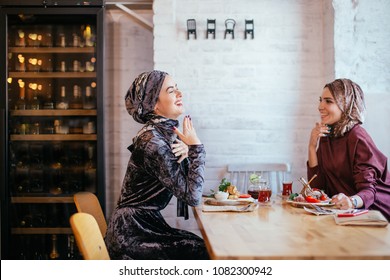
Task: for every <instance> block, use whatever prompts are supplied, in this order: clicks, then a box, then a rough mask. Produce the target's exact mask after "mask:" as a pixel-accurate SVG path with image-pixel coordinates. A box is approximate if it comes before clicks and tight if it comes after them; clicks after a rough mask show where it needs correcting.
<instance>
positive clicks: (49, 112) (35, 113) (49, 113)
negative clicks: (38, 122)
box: [10, 109, 96, 117]
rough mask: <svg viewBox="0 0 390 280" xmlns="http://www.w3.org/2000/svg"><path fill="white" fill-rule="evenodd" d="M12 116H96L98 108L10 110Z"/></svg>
mask: <svg viewBox="0 0 390 280" xmlns="http://www.w3.org/2000/svg"><path fill="white" fill-rule="evenodd" d="M10 115H11V116H15V117H16V116H38V117H51V116H96V110H85V109H83V110H73V109H66V110H59V109H57V110H10Z"/></svg>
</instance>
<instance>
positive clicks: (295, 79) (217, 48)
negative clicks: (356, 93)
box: [153, 0, 324, 190]
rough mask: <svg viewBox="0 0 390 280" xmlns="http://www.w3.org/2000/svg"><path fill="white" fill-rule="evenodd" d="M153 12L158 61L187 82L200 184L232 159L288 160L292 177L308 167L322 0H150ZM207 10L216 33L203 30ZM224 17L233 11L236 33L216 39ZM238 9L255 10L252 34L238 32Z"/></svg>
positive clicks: (213, 180)
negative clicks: (200, 145) (192, 32)
mask: <svg viewBox="0 0 390 280" xmlns="http://www.w3.org/2000/svg"><path fill="white" fill-rule="evenodd" d="M154 13H155V15H154V18H153V20H154V22H155V24H156V23H158V24H159V26H158V27H157V26H155V32H154V34H155V40H154V49H155V54H156V55H155V68H157V69H164V70H167V71H168V72H169V73H171V74H172V75H173V76H174V78H175V79H176V82H177V83H178V85H179V86H180V87H181V89H182V90H183V92H184V96H185V102H186V108H187V113H189V114H191V116H192V117H193V120H194V122H195V125H196V127H197V129H198V132H199V135H200V137H201V139H202V140H203V142H204V144H205V146H206V151H207V164H206V167H207V169H208V172H207V181H206V185H205V189H206V190H208V189H210V188H215V187H216V185H217V183H218V182H219V181H220V180H221V177H223V175H224V170H225V167H226V165H227V164H229V163H232V162H241V161H247V162H256V161H272V162H274V161H275V162H278V161H286V162H290V163H292V167H293V176H294V178H295V177H300V176H305V174H306V169H305V161H306V146H307V139H308V133H309V128H310V127H311V125H313V123H314V122H315V120H316V119H317V112H316V105H317V103H316V101H317V98H318V95H319V94H320V91H321V87H322V85H323V84H324V77H323V72H324V69H323V39H322V28H323V20H322V19H323V10H322V5H321V2H319V1H241V2H240V3H239V5H238V4H237V1H233V0H226V1H205V0H204V1H190V0H187V1H186V0H184V1H163V0H157V1H155V5H154ZM167 18H168V19H167ZM188 18H195V19H196V20H197V26H198V28H197V29H198V39H197V40H193V39H191V40H187V33H186V20H187V19H188ZM207 18H215V19H216V21H217V35H216V39H215V40H213V39H208V40H207V39H205V32H206V31H205V30H206V20H207ZM227 18H233V19H235V20H236V21H237V25H236V28H235V40H231V39H230V36H228V38H227V39H226V40H225V39H223V35H224V29H225V28H224V21H225V19H227ZM245 19H254V22H255V39H254V40H250V39H248V40H244V32H243V31H244V21H245ZM162 31H166V33H164V34H162V33H161V32H162ZM296 187H297V188H299V187H300V186H299V185H298V184H296Z"/></svg>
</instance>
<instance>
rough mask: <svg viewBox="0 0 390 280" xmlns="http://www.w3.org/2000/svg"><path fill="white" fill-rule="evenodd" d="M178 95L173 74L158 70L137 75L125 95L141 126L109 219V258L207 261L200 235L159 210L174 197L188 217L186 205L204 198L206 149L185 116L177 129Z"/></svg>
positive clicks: (131, 113)
mask: <svg viewBox="0 0 390 280" xmlns="http://www.w3.org/2000/svg"><path fill="white" fill-rule="evenodd" d="M182 97H183V96H182V92H181V91H180V90H179V89H178V88H177V85H176V83H175V82H174V81H173V79H172V77H171V76H169V75H168V74H167V73H165V72H162V71H157V70H154V71H151V72H145V73H142V74H140V75H139V76H138V77H137V78H136V79H135V80H134V82H133V83H132V85H131V86H130V89H129V90H128V92H127V94H126V97H125V102H126V108H127V111H128V112H129V114H130V115H131V116H132V117H133V118H134V120H136V121H137V122H139V123H142V124H144V127H143V128H142V129H141V130H140V131H139V132H138V134H137V135H136V137H134V139H133V143H132V144H131V145H130V146H129V150H130V152H131V157H130V160H129V163H128V166H127V170H126V174H125V178H124V180H123V186H122V189H121V194H120V197H119V200H118V203H117V207H116V209H115V210H114V212H113V214H112V216H111V218H110V220H109V224H108V228H107V233H106V236H105V242H106V244H107V248H108V252H109V254H110V257H111V259H122V260H123V259H140V260H147V259H151V260H157V259H208V254H207V250H206V247H205V244H204V241H203V239H201V238H200V237H199V236H197V235H195V234H193V233H191V232H188V231H184V230H180V229H175V228H172V227H170V226H169V225H168V224H167V223H166V221H165V220H164V218H163V216H162V215H161V213H160V210H162V209H164V208H165V207H166V206H167V204H168V203H169V201H170V200H171V198H172V196H176V197H177V198H178V215H179V216H185V217H186V218H188V212H187V211H188V210H187V205H190V206H196V205H198V204H199V203H200V202H201V198H202V188H203V182H204V166H205V150H204V146H203V144H202V143H201V141H200V140H199V138H198V136H197V134H196V131H195V129H194V127H193V124H192V121H191V118H190V117H189V116H186V117H184V121H183V131H182V132H181V131H180V130H179V129H178V128H177V127H178V125H179V122H178V120H177V119H178V118H179V116H180V115H182V114H183V112H184V107H183V100H182ZM177 137H179V138H180V140H181V141H180V140H179V139H178V138H177Z"/></svg>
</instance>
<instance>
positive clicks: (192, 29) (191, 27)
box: [187, 19, 196, 40]
mask: <svg viewBox="0 0 390 280" xmlns="http://www.w3.org/2000/svg"><path fill="white" fill-rule="evenodd" d="M190 34H193V35H195V39H196V20H195V19H188V20H187V39H188V40H189V39H190Z"/></svg>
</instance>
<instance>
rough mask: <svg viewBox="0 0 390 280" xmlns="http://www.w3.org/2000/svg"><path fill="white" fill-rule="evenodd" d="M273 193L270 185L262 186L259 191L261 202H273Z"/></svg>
mask: <svg viewBox="0 0 390 280" xmlns="http://www.w3.org/2000/svg"><path fill="white" fill-rule="evenodd" d="M271 195H272V190H271V188H269V187H266V188H262V189H261V190H260V191H259V198H258V201H259V202H261V203H269V202H271Z"/></svg>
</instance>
